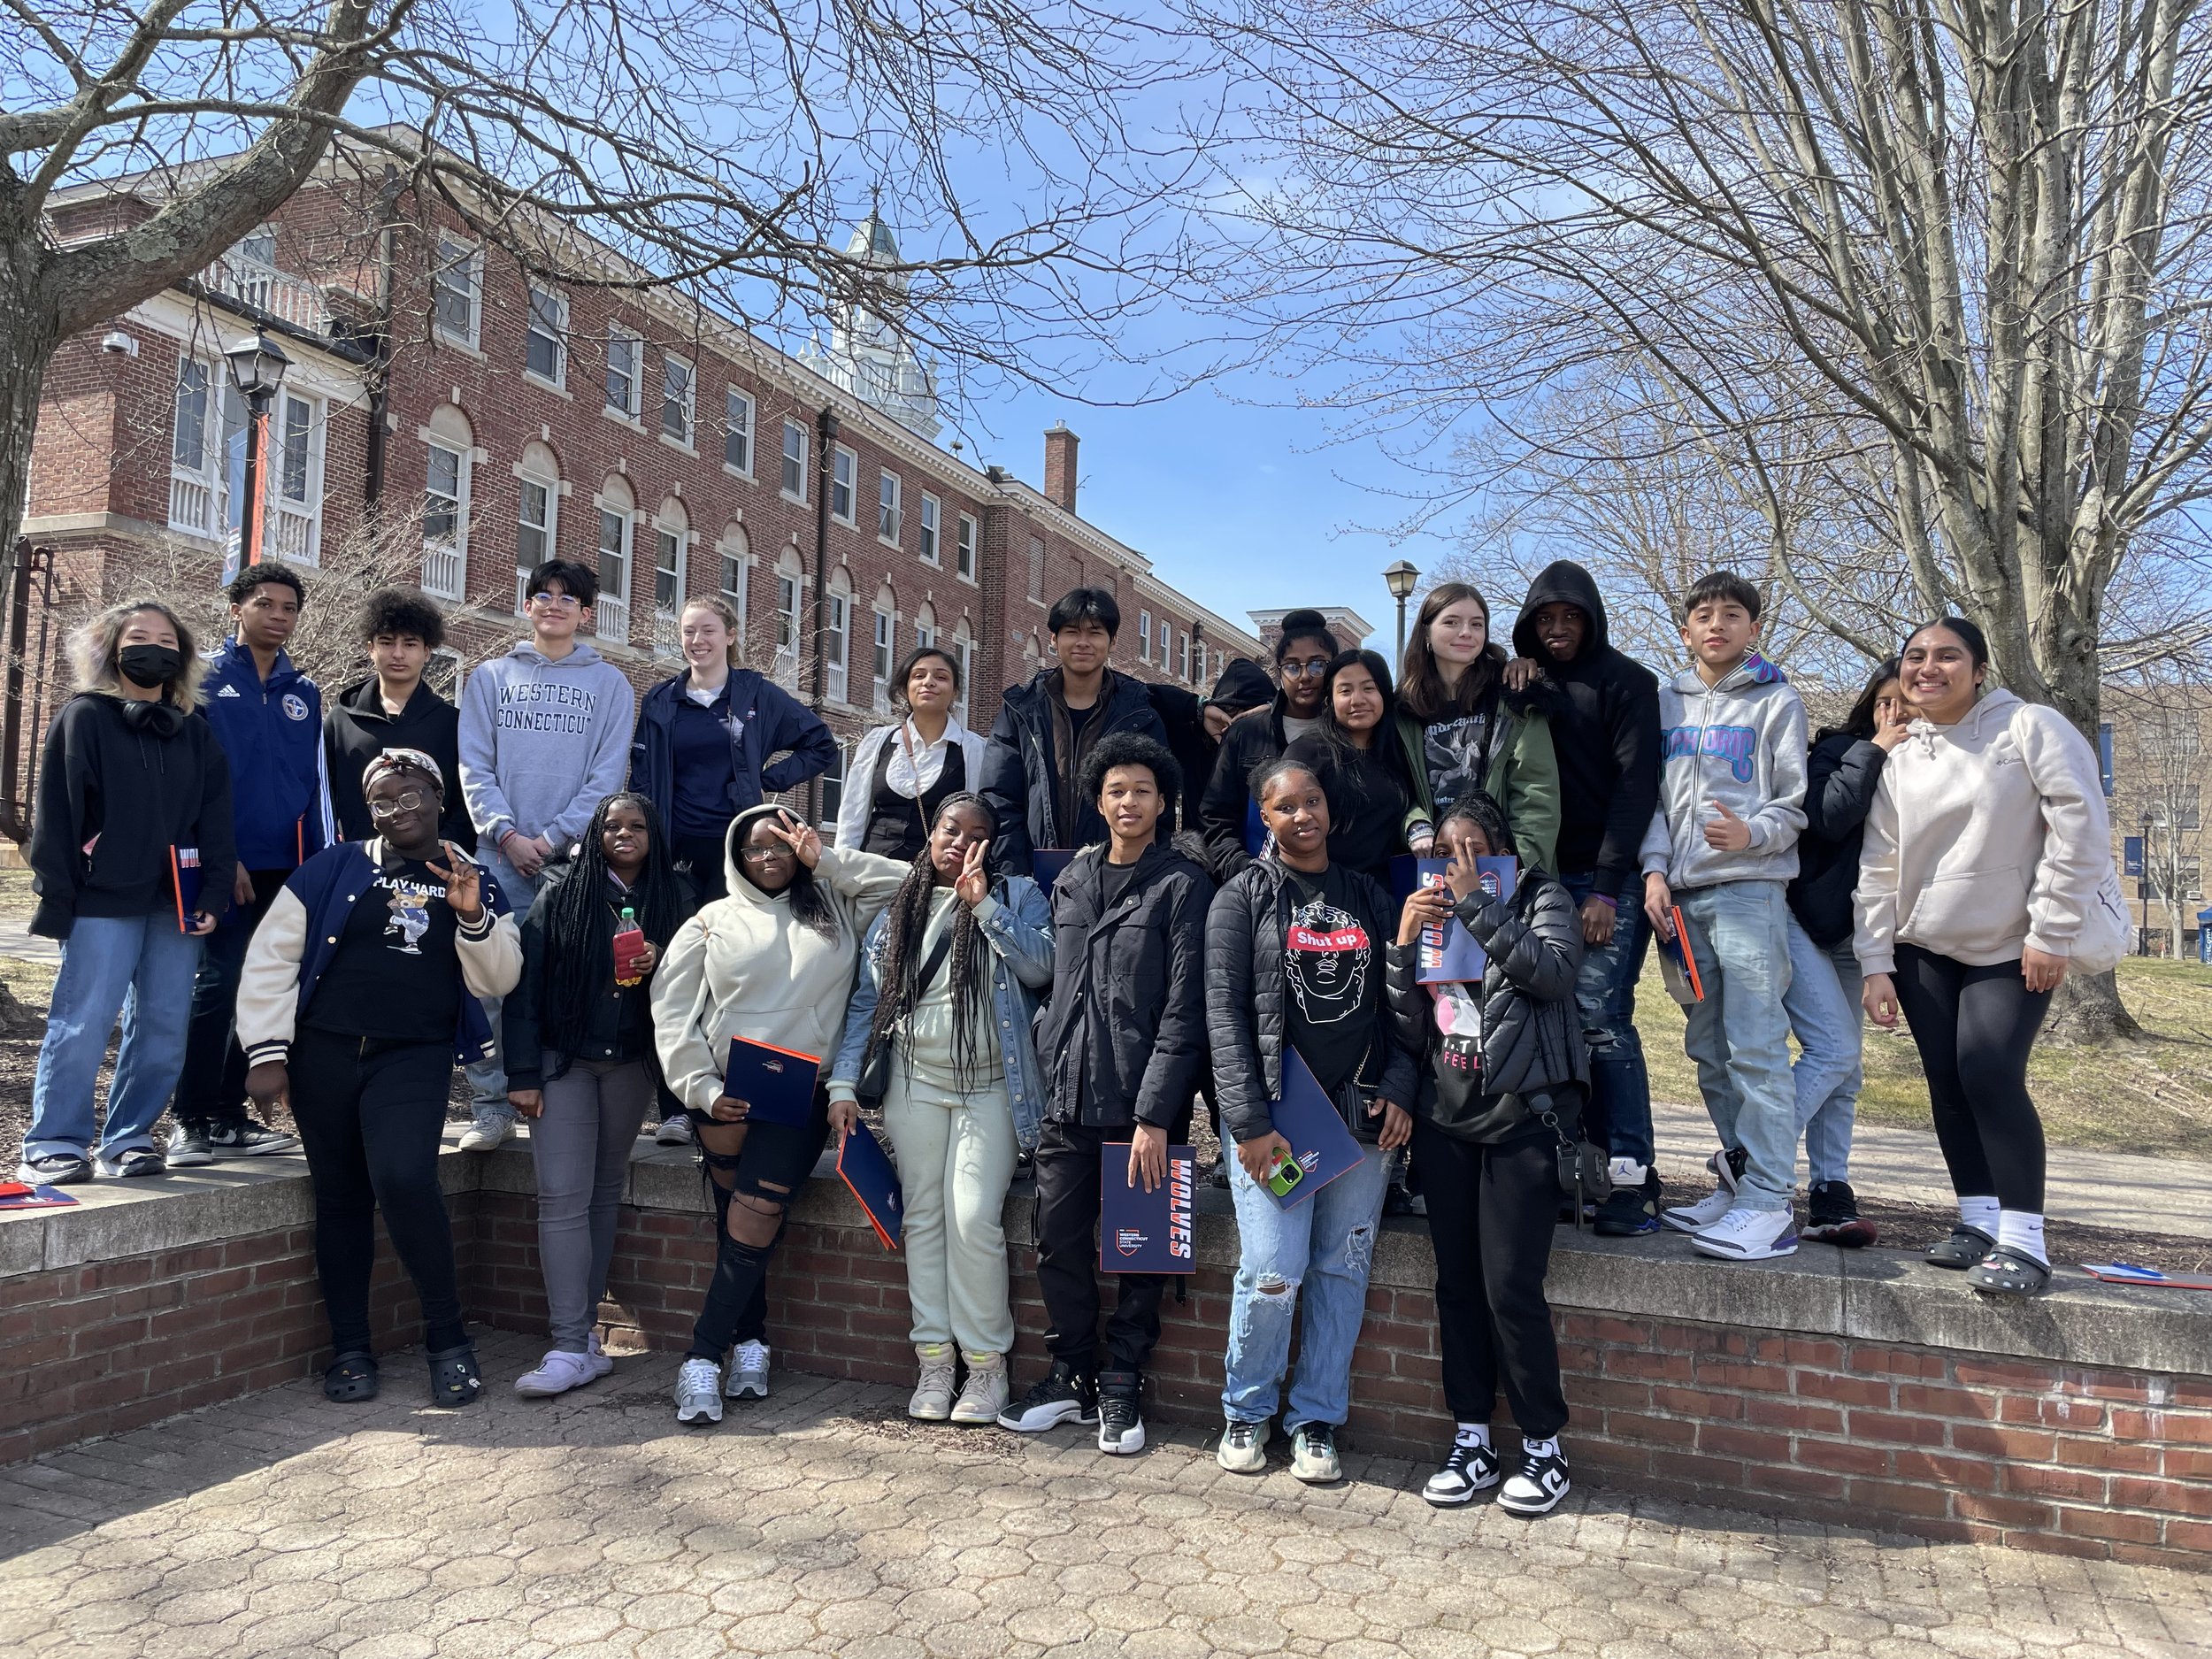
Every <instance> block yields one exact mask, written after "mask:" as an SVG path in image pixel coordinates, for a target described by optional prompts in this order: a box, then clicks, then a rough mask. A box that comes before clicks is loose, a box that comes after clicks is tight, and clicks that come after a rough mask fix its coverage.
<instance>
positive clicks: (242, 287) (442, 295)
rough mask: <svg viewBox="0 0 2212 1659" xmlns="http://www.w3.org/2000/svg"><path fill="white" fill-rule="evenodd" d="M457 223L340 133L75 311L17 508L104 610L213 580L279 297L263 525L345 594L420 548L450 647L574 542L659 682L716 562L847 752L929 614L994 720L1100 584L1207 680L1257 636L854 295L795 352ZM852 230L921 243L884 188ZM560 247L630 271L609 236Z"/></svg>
mask: <svg viewBox="0 0 2212 1659" xmlns="http://www.w3.org/2000/svg"><path fill="white" fill-rule="evenodd" d="M156 188H157V186H156V185H155V184H154V183H153V182H152V181H150V180H148V181H134V180H120V181H118V182H115V183H112V184H109V185H104V186H100V187H85V188H81V189H79V190H77V191H75V192H73V193H65V194H63V195H62V196H58V198H57V200H56V202H55V204H54V205H53V208H52V210H51V222H52V227H53V230H54V233H55V234H56V235H57V236H58V238H59V239H60V240H62V241H63V242H68V241H70V240H72V239H73V238H77V237H81V236H87V235H91V234H100V233H102V232H104V231H106V230H108V229H110V228H111V227H113V226H114V225H115V224H116V223H118V222H119V220H127V219H130V218H132V217H134V216H138V217H142V216H144V215H145V214H147V213H150V211H152V203H151V196H150V193H151V192H152V191H153V190H155V189H156ZM459 224H460V221H459V220H458V219H457V218H456V217H454V216H452V215H451V214H450V213H449V212H448V211H444V210H442V209H436V208H434V207H433V206H432V205H431V204H426V203H418V202H415V201H413V200H411V199H410V198H409V197H407V196H405V195H403V194H402V195H398V196H391V195H388V194H387V195H380V194H379V193H378V192H377V191H376V190H375V189H374V188H372V185H371V183H369V182H367V181H365V180H363V179H362V178H361V177H360V176H358V174H357V173H356V172H354V171H353V170H352V169H351V168H350V167H349V165H348V163H347V161H346V158H345V157H344V156H343V155H342V154H341V155H339V156H338V157H334V159H333V161H332V162H330V163H329V164H327V165H326V166H325V167H324V168H323V169H322V171H321V172H320V173H319V174H318V175H317V176H316V177H315V178H314V179H313V180H311V181H310V182H309V183H308V185H306V186H305V187H304V188H303V189H302V190H300V191H299V192H298V193H297V194H296V196H294V197H293V198H292V199H291V201H290V202H288V204H286V206H285V207H284V209H283V210H282V211H280V212H279V213H278V214H277V215H276V216H275V217H274V218H273V219H272V220H270V221H269V222H268V223H267V224H266V225H265V226H263V227H261V228H259V229H258V230H257V231H256V232H255V233H254V234H250V235H249V236H247V237H246V238H244V239H243V240H242V242H239V244H238V245H237V246H236V247H234V249H233V250H231V251H230V252H229V253H228V254H227V255H226V256H224V257H222V258H221V259H219V260H218V261H217V262H215V264H213V265H211V266H210V267H208V268H207V269H206V270H205V271H204V272H202V273H200V274H199V275H198V277H197V278H196V279H194V280H186V281H180V282H179V283H177V284H175V285H174V286H173V287H172V288H169V289H167V290H165V292H163V293H162V294H160V295H159V296H156V297H155V298H153V299H151V300H150V301H148V302H147V303H144V304H142V305H140V306H138V307H136V308H135V309H134V310H133V311H131V312H130V313H129V314H128V315H127V316H125V317H121V318H118V319H113V320H112V322H111V324H110V325H109V326H106V327H104V328H102V329H98V330H94V331H90V332H88V333H86V334H81V335H79V336H76V337H74V338H73V339H71V340H70V341H68V342H65V344H64V346H63V348H62V349H61V351H60V353H59V355H58V357H56V358H55V360H54V363H53V365H52V369H51V371H50V374H49V377H48V380H47V386H46V395H45V400H44V403H43V404H42V410H41V415H40V426H39V433H38V440H37V444H36V448H35V453H34V456H33V460H32V470H31V485H30V494H29V503H28V505H29V512H28V516H27V520H26V524H25V533H26V534H27V535H29V536H30V537H32V538H33V539H34V540H35V541H36V542H37V543H38V544H39V545H41V546H45V547H50V548H52V549H54V551H55V553H56V556H57V565H58V570H59V572H60V575H61V579H62V583H63V586H64V588H65V590H66V591H67V593H68V594H69V595H72V596H73V600H74V602H75V603H76V606H77V608H78V609H79V610H80V611H81V610H83V609H87V608H89V607H90V606H91V605H93V604H95V603H104V602H106V601H108V600H111V599H112V598H114V597H117V596H119V595H121V594H122V593H123V592H124V591H126V590H127V589H131V588H136V587H140V586H142V585H143V584H144V583H145V582H146V581H147V580H149V577H150V576H152V577H154V578H156V579H158V580H175V581H177V582H179V583H180V588H178V589H176V590H175V591H197V590H199V589H200V585H201V583H203V582H204V584H205V591H207V592H210V593H211V591H212V589H213V588H214V586H215V584H216V581H217V580H218V578H219V574H220V572H221V569H222V567H223V564H224V560H225V557H226V554H227V550H228V549H233V548H234V547H235V544H236V541H237V536H238V525H239V520H240V517H241V510H240V507H239V504H238V503H239V501H240V499H241V497H242V472H243V456H244V429H245V424H246V417H245V413H244V409H243V405H242V400H241V399H240V398H239V396H238V395H237V393H236V392H235V391H234V389H233V388H231V386H230V382H229V378H228V374H227V369H226V365H225V363H224V359H223V355H222V354H223V351H224V350H225V349H226V348H227V347H229V346H231V345H233V344H234V343H236V342H238V341H239V340H241V339H242V338H244V337H248V336H250V334H252V332H253V330H254V329H255V328H257V327H259V328H261V329H263V330H265V332H266V334H267V335H268V337H269V338H271V339H272V340H273V341H275V342H277V343H278V344H279V345H280V347H281V349H283V350H284V351H285V352H286V353H287V354H288V356H289V357H290V358H291V366H290V368H289V370H288V372H287V374H286V378H285V380H284V382H283V386H282V388H281V390H280V393H279V394H278V396H277V397H276V399H275V404H274V407H273V411H272V413H271V419H270V426H269V437H268V451H269V462H268V472H267V474H266V484H265V501H266V505H267V511H266V517H265V523H264V533H263V537H264V540H263V545H264V549H265V553H266V554H267V555H269V556H272V557H281V558H284V559H287V560H288V561H291V562H293V563H296V564H297V565H300V566H302V567H303V570H304V571H305V572H306V573H307V574H308V576H309V579H310V581H311V584H313V583H314V582H315V581H316V580H317V577H316V572H317V571H318V570H320V571H321V572H322V580H323V581H324V582H325V583H326V584H327V585H328V588H329V591H332V592H338V591H342V589H343V588H344V587H345V585H346V584H347V583H348V582H349V581H350V582H351V583H352V585H353V586H354V587H355V588H362V587H365V586H367V585H373V584H374V583H375V582H379V581H384V580H419V581H420V583H421V585H422V587H423V588H424V589H425V590H426V592H428V593H430V594H431V595H434V596H435V597H436V598H438V599H439V600H440V601H442V603H445V605H446V606H447V607H448V609H449V616H450V618H451V626H452V632H453V636H454V637H453V641H452V652H453V656H454V657H455V658H456V661H455V662H454V663H453V664H451V669H453V670H461V671H465V667H466V665H467V664H469V663H471V662H473V661H477V660H481V659H482V658H483V657H487V656H488V655H491V654H494V653H495V652H497V651H500V650H503V649H505V647H506V645H507V644H508V643H509V642H510V641H512V640H513V639H514V638H516V637H518V626H519V625H518V620H517V602H518V599H519V598H520V597H521V594H520V584H519V580H518V577H519V573H520V572H524V571H526V570H527V569H528V567H529V566H530V565H533V564H534V563H536V562H537V561H538V560H540V559H541V558H544V557H549V556H550V555H551V554H553V553H555V552H558V553H559V554H560V555H562V556H563V557H568V558H572V559H579V560H581V561H584V562H586V563H588V564H592V565H595V566H596V567H597V569H598V570H599V572H600V574H601V580H602V584H603V597H602V600H601V602H600V603H599V605H598V607H597V611H596V614H595V619H594V626H595V630H596V637H595V640H594V643H595V645H596V646H597V648H598V649H600V651H601V652H602V653H603V655H605V656H606V657H609V658H610V659H611V660H612V661H614V662H615V663H617V664H619V665H620V666H621V667H622V668H623V670H624V671H625V672H626V673H628V674H629V676H630V677H631V679H632V680H634V682H635V684H636V685H637V686H638V687H639V688H640V690H641V691H642V690H643V689H644V688H645V687H648V686H649V685H651V684H653V683H654V682H655V681H657V680H661V679H664V678H665V677H666V676H667V675H669V674H671V673H673V672H678V671H679V669H680V658H679V657H677V654H676V649H675V632H676V631H675V619H676V616H677V614H678V612H679V611H680V610H681V607H682V604H683V602H684V601H685V599H686V598H687V597H689V596H694V595H701V594H707V593H718V594H720V595H723V596H725V597H726V598H727V599H728V601H729V602H730V603H731V604H732V605H733V606H734V607H735V608H736V610H737V611H738V613H739V615H740V616H741V618H743V619H744V624H745V627H744V633H745V638H746V644H747V658H748V661H749V663H750V664H752V665H754V666H756V667H759V668H762V669H764V670H768V671H771V672H774V673H775V674H776V675H777V676H778V678H779V679H780V680H782V681H783V682H784V683H785V684H786V685H787V686H788V687H791V688H792V689H793V690H794V691H795V692H797V693H798V694H799V695H801V696H802V697H803V698H804V699H806V700H807V701H808V702H809V703H811V704H813V705H814V706H815V707H816V708H818V710H820V711H821V713H822V714H823V716H824V718H826V720H827V721H828V722H829V724H830V726H832V728H833V730H834V731H835V732H836V733H837V734H838V736H839V738H840V740H841V745H842V747H843V749H844V752H846V753H849V752H850V746H851V741H852V740H853V739H854V738H855V737H856V735H857V734H858V733H860V732H861V731H863V730H864V729H865V728H866V727H867V726H870V725H872V724H875V723H878V722H879V721H880V720H881V719H882V718H886V714H887V708H888V699H887V687H886V680H887V676H888V673H889V671H890V668H891V666H892V664H895V662H896V661H897V660H898V659H899V657H901V656H902V655H903V654H904V652H905V651H907V650H908V649H910V648H911V647H913V646H914V645H916V644H918V643H921V642H924V641H934V642H936V643H938V644H941V645H944V646H947V647H949V649H952V650H953V651H955V652H956V654H957V655H958V656H959V657H960V658H961V660H962V662H963V663H964V665H965V668H966V674H965V676H964V678H965V680H966V684H967V691H966V703H967V706H966V709H965V710H964V713H965V717H966V718H967V719H968V721H969V723H970V724H971V725H972V726H977V727H979V728H984V729H987V727H988V726H989V724H990V722H991V720H992V718H994V716H995V713H996V711H997V707H998V701H999V692H1000V688H1001V687H1004V686H1006V685H1009V684H1012V683H1016V682H1018V680H1021V679H1023V678H1025V677H1026V676H1027V675H1028V674H1030V673H1031V672H1034V670H1035V669H1036V668H1037V667H1038V666H1039V665H1040V664H1045V663H1047V662H1048V660H1049V657H1050V651H1051V647H1050V641H1049V638H1048V634H1047V633H1046V629H1045V617H1046V611H1047V608H1048V606H1049V604H1050V603H1051V601H1052V600H1053V598H1054V597H1055V596H1056V595H1058V594H1060V593H1062V592H1064V591H1065V590H1066V589H1067V588H1071V587H1075V586H1078V585H1080V584H1086V583H1087V584H1090V585H1093V586H1099V587H1104V588H1110V589H1111V590H1113V591H1114V593H1115V594H1116V595H1117V597H1118V600H1119V602H1120V604H1121V607H1122V612H1123V617H1124V623H1123V626H1122V630H1121V634H1120V637H1119V639H1118V641H1117V645H1116V650H1115V654H1114V663H1113V665H1114V666H1115V668H1116V669H1118V670H1119V671H1121V672H1127V673H1131V674H1133V675H1136V676H1139V677H1141V678H1143V679H1146V680H1162V681H1167V682H1171V683H1173V684H1178V685H1182V686H1187V687H1191V688H1192V689H1194V690H1198V691H1201V692H1202V691H1203V690H1205V689H1207V688H1209V687H1210V686H1211V684H1212V682H1213V680H1214V679H1215V678H1216V677H1217V675H1218V674H1219V672H1220V671H1221V669H1222V667H1223V666H1224V665H1225V663H1226V661H1227V660H1228V659H1229V658H1230V657H1262V655H1263V648H1262V645H1261V641H1260V640H1259V638H1258V637H1257V636H1256V634H1253V633H1252V632H1251V631H1250V630H1248V629H1247V628H1244V627H1240V626H1237V625H1235V624H1233V623H1231V622H1229V621H1227V620H1226V619H1225V618H1221V617H1219V616H1217V615H1215V614H1214V613H1212V612H1210V611H1206V610H1204V609H1203V608H1202V607H1200V606H1198V605H1196V604H1195V603H1193V602H1192V601H1191V600H1190V599H1189V598H1187V596H1185V595H1182V594H1180V593H1179V592H1178V591H1177V590H1176V589H1175V588H1173V587H1171V586H1170V585H1169V584H1168V583H1167V582H1166V581H1164V580H1162V579H1161V577H1160V576H1159V575H1158V574H1157V573H1156V572H1155V571H1154V569H1153V567H1152V564H1151V561H1150V560H1149V559H1148V558H1147V557H1144V555H1142V554H1141V553H1139V552H1138V551H1136V550H1135V549H1132V548H1130V547H1128V546H1126V545H1125V544H1124V543H1123V542H1121V541H1118V540H1116V539H1115V538H1114V537H1112V536H1111V535H1110V534H1107V533H1106V532H1104V531H1102V530H1101V529H1100V528H1098V527H1097V526H1094V525H1092V524H1090V523H1089V522H1087V520H1085V519H1084V518H1082V517H1081V516H1080V515H1079V512H1078V511H1077V506H1076V460H1077V440H1076V435H1075V434H1073V433H1072V432H1070V431H1068V430H1067V429H1066V428H1065V427H1064V426H1055V427H1054V428H1053V429H1052V431H1050V432H1049V433H1048V434H1045V454H1044V457H1043V476H1044V480H1045V488H1043V489H1041V490H1039V489H1036V488H1031V487H1030V486H1029V485H1027V484H1025V483H1023V482H1021V481H1019V480H1017V479H1015V478H1013V477H1012V476H1010V474H1009V473H1008V472H1006V471H1005V470H1004V469H1003V468H1001V467H998V466H990V467H986V468H983V469H980V470H979V469H978V468H977V467H975V466H972V465H968V464H967V463H966V462H964V460H963V459H961V458H960V457H959V456H958V455H957V454H956V453H952V452H949V450H948V449H944V448H941V447H940V446H939V444H938V443H937V442H935V437H936V434H937V432H938V430H939V421H938V419H937V413H936V397H935V388H934V373H933V368H932V367H931V366H929V365H923V364H921V363H919V362H918V361H916V360H915V359H914V357H913V354H912V352H911V350H910V349H909V348H908V347H907V346H906V345H905V344H904V342H901V341H900V340H899V339H898V337H897V336H896V334H895V332H894V331H892V330H891V329H889V328H887V327H886V326H883V325H882V324H881V323H880V321H879V319H877V318H875V317H873V316H871V315H869V314H868V313H866V312H864V311H859V310H857V309H855V310H852V311H848V312H847V313H846V314H845V315H842V316H841V317H839V318H838V319H836V323H835V326H834V327H833V330H832V334H831V339H830V342H829V344H828V346H827V348H826V349H821V348H818V347H815V346H812V345H810V346H809V348H808V349H807V350H806V351H805V352H804V353H803V354H802V356H801V357H791V356H787V355H786V354H784V353H783V352H780V351H779V350H777V349H774V348H772V347H771V346H769V345H767V344H765V343H764V342H762V341H760V340H759V339H757V337H755V336H754V335H752V334H749V333H748V332H746V331H745V330H744V329H743V328H742V327H741V326H738V325H736V324H735V323H733V322H732V321H730V320H728V319H725V318H723V317H721V316H718V315H717V314H715V313H713V312H711V311H704V310H703V309H701V308H700V307H698V306H696V305H695V304H693V303H690V302H689V301H688V300H687V299H685V298H684V297H683V296H680V295H677V294H674V293H671V292H664V291H656V290H649V289H635V288H629V289H625V288H618V287H612V286H600V285H597V284H595V283H593V282H590V281H580V282H578V283H575V284H573V285H556V284H543V283H540V282H536V281H534V280H531V279H530V278H529V277H528V276H527V274H526V272H525V271H524V270H523V268H522V267H521V265H519V263H518V261H516V260H515V259H513V258H512V257H508V256H506V255H504V254H503V253H502V252H501V251H500V250H497V249H495V248H493V247H489V246H486V245H482V244H480V243H479V242H476V241H475V240H474V239H472V237H471V236H469V235H468V234H465V232H464V231H463V230H462V229H461V228H460V227H459ZM851 250H852V251H853V252H855V253H858V254H863V255H864V256H867V257H873V258H877V259H881V260H893V259H895V258H896V257H897V255H896V249H895V243H894V242H893V241H892V238H891V233H890V231H889V229H888V228H887V227H885V226H883V225H882V224H880V223H879V222H878V221H876V220H874V219H870V220H868V221H866V222H864V224H862V225H861V226H860V227H858V228H857V229H856V232H855V233H854V238H853V242H852V245H851ZM563 268H564V269H569V270H583V271H588V272H604V273H605V274H606V275H607V276H608V277H609V278H610V279H613V280H619V279H620V278H621V277H622V276H623V274H624V269H623V267H622V266H621V265H620V263H619V260H618V257H617V256H616V255H615V254H614V253H613V251H612V250H607V249H603V248H596V247H588V248H586V249H584V250H582V252H581V254H580V255H579V254H578V253H577V252H576V251H575V250H571V251H570V252H569V253H568V254H567V255H566V256H565V263H564V266H563ZM891 286H892V288H894V290H895V281H894V282H893V283H892V284H891ZM232 557H234V554H232ZM317 609H318V607H317V606H316V604H315V603H312V602H311V605H310V612H311V616H312V615H313V613H314V612H315V611H316V610H317ZM841 766H842V763H840V769H839V772H837V773H833V777H832V780H830V781H829V782H828V783H827V784H826V787H825V791H824V793H825V794H826V795H827V796H828V797H829V798H828V799H826V800H825V801H823V802H822V803H820V810H821V811H822V813H823V815H824V816H825V817H827V816H829V815H831V814H833V812H834V795H835V789H836V787H837V783H838V780H839V779H840V778H841Z"/></svg>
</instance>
